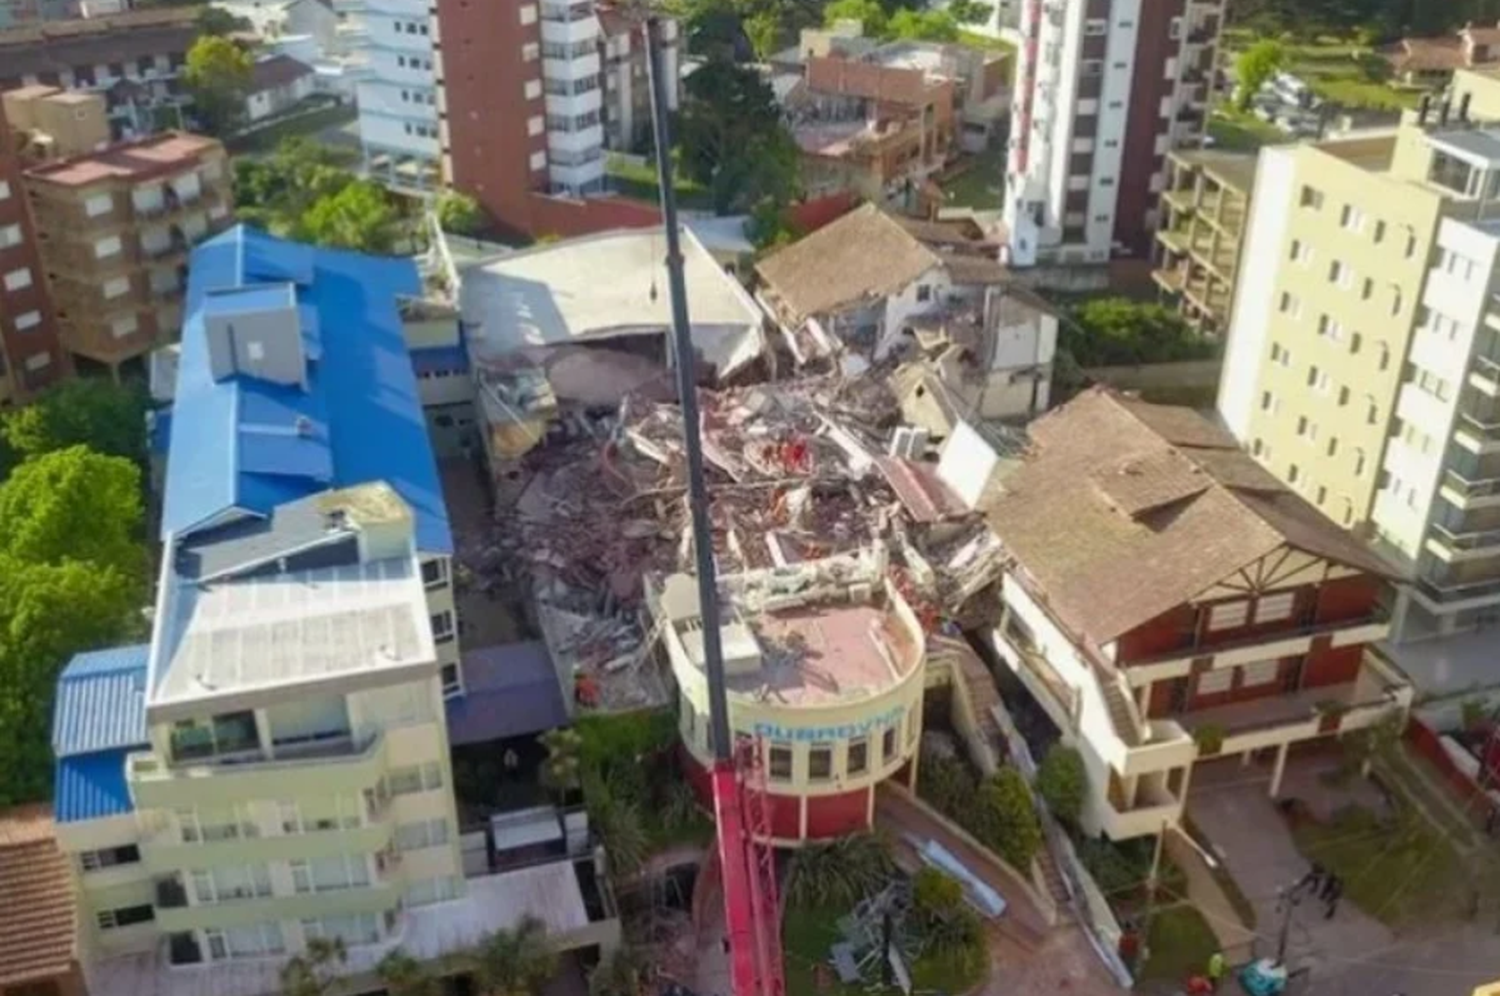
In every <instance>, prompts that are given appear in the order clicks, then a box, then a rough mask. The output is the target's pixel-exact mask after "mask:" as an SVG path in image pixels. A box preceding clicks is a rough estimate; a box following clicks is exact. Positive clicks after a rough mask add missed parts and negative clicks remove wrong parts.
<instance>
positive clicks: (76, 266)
mask: <svg viewBox="0 0 1500 996" xmlns="http://www.w3.org/2000/svg"><path fill="white" fill-rule="evenodd" d="M24 183H25V186H26V194H27V198H28V200H29V201H30V204H31V209H32V211H33V213H34V214H35V217H36V225H37V231H38V233H39V239H40V247H41V256H42V263H43V265H44V266H45V268H46V274H47V282H48V285H49V286H50V287H51V290H52V298H53V304H54V306H55V307H56V314H57V325H58V330H59V334H60V336H61V338H62V344H63V346H64V348H66V349H67V351H68V352H69V353H70V354H71V355H72V362H73V364H74V366H76V367H78V368H79V369H80V370H85V371H86V370H88V369H91V368H92V369H94V370H104V371H108V372H110V373H111V374H114V375H116V376H118V374H119V373H120V370H121V367H122V365H124V364H127V363H130V364H133V365H135V366H138V367H140V370H139V372H140V373H142V374H144V372H145V370H144V362H145V355H146V354H147V353H148V352H150V351H151V350H152V349H154V348H155V347H157V346H161V345H165V344H166V343H168V342H171V341H173V340H174V339H175V338H176V337H177V334H178V332H179V331H180V330H181V328H182V315H183V312H182V295H183V290H184V283H185V273H186V271H187V258H188V252H189V250H191V249H192V247H193V245H194V244H195V243H196V242H198V241H199V240H200V239H202V238H204V237H205V236H207V235H208V234H210V233H212V232H215V231H219V230H222V229H224V228H226V227H228V226H229V224H230V221H231V207H232V205H231V193H230V177H229V164H228V159H227V157H226V156H225V153H224V146H223V145H221V144H220V143H219V141H218V140H217V139H212V138H205V137H203V136H201V135H189V134H184V133H181V132H164V133H162V134H160V135H156V136H153V137H151V138H145V139H137V140H135V141H130V142H122V143H119V144H116V145H112V146H109V147H107V148H105V149H103V150H101V151H99V152H94V153H89V154H86V155H82V156H73V157H70V158H66V159H60V160H58V161H56V162H50V163H46V164H44V165H41V166H35V167H32V168H31V169H28V170H27V171H26V173H25V175H24Z"/></svg>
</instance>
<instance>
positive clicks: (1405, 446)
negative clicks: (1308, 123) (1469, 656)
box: [1218, 71, 1500, 642]
mask: <svg viewBox="0 0 1500 996" xmlns="http://www.w3.org/2000/svg"><path fill="white" fill-rule="evenodd" d="M1455 89H1456V91H1457V94H1456V96H1455V101H1454V102H1452V103H1449V104H1446V105H1444V106H1442V107H1441V108H1437V107H1427V108H1424V109H1423V111H1422V112H1416V113H1413V114H1411V115H1410V116H1409V117H1408V119H1407V120H1406V121H1404V122H1403V124H1402V126H1401V127H1400V128H1399V130H1398V131H1397V133H1396V134H1394V135H1382V136H1378V137H1350V138H1344V139H1340V140H1334V141H1326V142H1321V143H1315V144H1311V145H1305V146H1299V147H1288V148H1279V149H1266V150H1263V151H1262V152H1261V159H1260V165H1259V169H1258V173H1257V177H1256V184H1255V200H1254V203H1253V207H1252V210H1251V217H1250V223H1249V227H1248V230H1247V233H1246V236H1245V256H1246V258H1247V259H1248V260H1253V261H1254V263H1253V265H1247V266H1246V267H1244V268H1243V271H1242V276H1241V279H1240V283H1239V287H1238V293H1237V296H1236V305H1235V311H1234V318H1233V321H1232V324H1231V329H1230V336H1229V343H1228V347H1227V353H1226V356H1225V364H1224V377H1223V381H1222V383H1221V386H1220V395H1219V402H1218V407H1219V413H1220V416H1221V417H1222V418H1223V420H1224V422H1225V423H1226V424H1227V425H1228V426H1229V428H1230V429H1231V430H1232V431H1233V432H1234V433H1235V435H1236V436H1237V437H1238V438H1239V439H1240V441H1241V443H1242V444H1243V445H1245V446H1246V447H1247V448H1248V449H1249V451H1250V453H1251V454H1252V455H1253V456H1255V458H1256V459H1257V460H1259V461H1260V462H1261V464H1262V465H1264V466H1265V467H1267V468H1268V469H1269V470H1271V471H1272V472H1273V473H1274V474H1275V475H1276V476H1277V477H1279V478H1280V479H1281V480H1282V481H1285V482H1286V483H1287V484H1288V485H1289V486H1291V487H1292V488H1294V489H1295V490H1297V491H1298V492H1299V493H1301V494H1302V495H1303V497H1305V498H1307V499H1308V500H1309V501H1311V502H1313V503H1314V504H1315V505H1317V506H1318V507H1319V508H1320V509H1321V510H1322V511H1323V512H1324V514H1326V515H1328V516H1330V517H1331V518H1332V519H1333V520H1334V521H1335V522H1338V523H1340V524H1341V525H1344V526H1346V527H1351V528H1358V529H1359V530H1360V531H1361V532H1362V533H1364V534H1367V535H1368V536H1369V537H1370V538H1371V539H1372V541H1373V542H1375V543H1376V544H1377V545H1378V547H1379V548H1380V549H1381V550H1382V551H1383V552H1386V553H1387V554H1389V555H1391V556H1392V557H1393V558H1394V559H1396V560H1397V561H1398V562H1400V563H1402V564H1403V565H1404V567H1405V569H1406V571H1407V572H1408V573H1409V574H1410V575H1411V576H1412V577H1413V578H1414V581H1415V583H1414V584H1412V585H1411V586H1409V588H1408V589H1407V590H1406V591H1404V592H1403V594H1402V595H1401V596H1400V600H1399V602H1398V605H1397V615H1396V630H1395V635H1396V637H1397V639H1399V640H1400V641H1402V642H1410V641H1411V640H1414V639H1420V638H1422V637H1426V636H1435V635H1447V634H1451V633H1455V632H1460V631H1464V630H1472V629H1474V628H1476V627H1478V626H1480V625H1482V624H1484V623H1487V622H1489V621H1492V620H1494V619H1495V618H1497V617H1500V332H1497V331H1496V330H1497V329H1500V312H1497V311H1496V305H1495V301H1496V297H1495V294H1496V292H1497V291H1500V204H1497V203H1496V201H1497V199H1500V127H1490V126H1488V125H1485V124H1482V123H1480V122H1482V121H1485V120H1489V121H1497V120H1500V79H1496V78H1493V77H1489V76H1484V75H1480V74H1476V73H1469V72H1462V71H1461V72H1460V73H1459V74H1458V76H1457V78H1456V80H1455Z"/></svg>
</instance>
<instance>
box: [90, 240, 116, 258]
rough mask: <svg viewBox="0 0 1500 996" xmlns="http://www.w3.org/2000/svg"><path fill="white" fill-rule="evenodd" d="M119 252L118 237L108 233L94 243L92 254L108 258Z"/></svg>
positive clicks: (96, 256)
mask: <svg viewBox="0 0 1500 996" xmlns="http://www.w3.org/2000/svg"><path fill="white" fill-rule="evenodd" d="M119 254H120V237H119V236H118V235H109V236H106V237H104V238H102V239H100V240H99V241H98V242H95V243H94V256H95V258H97V259H108V258H109V257H111V256H118V255H119Z"/></svg>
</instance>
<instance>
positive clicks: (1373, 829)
mask: <svg viewBox="0 0 1500 996" xmlns="http://www.w3.org/2000/svg"><path fill="white" fill-rule="evenodd" d="M1292 837H1293V839H1294V840H1296V842H1297V847H1298V849H1299V850H1301V851H1302V853H1303V854H1304V855H1305V856H1306V857H1307V858H1308V860H1309V861H1317V862H1320V863H1321V864H1322V865H1323V867H1325V868H1327V869H1328V870H1329V871H1331V872H1333V873H1334V874H1335V875H1338V876H1339V877H1341V878H1342V879H1343V880H1344V898H1345V899H1347V900H1350V901H1352V902H1353V903H1354V904H1355V905H1356V906H1358V907H1359V908H1360V909H1362V910H1364V911H1365V912H1366V913H1368V914H1370V915H1371V916H1373V917H1375V918H1376V919H1378V920H1381V921H1384V922H1385V923H1388V924H1397V923H1401V922H1404V921H1409V920H1411V919H1413V918H1415V917H1418V916H1423V915H1430V914H1432V913H1433V912H1435V911H1437V910H1438V909H1440V908H1441V907H1443V906H1444V905H1446V904H1448V903H1451V902H1453V901H1456V900H1460V899H1462V896H1461V895H1459V894H1458V893H1459V892H1460V891H1461V890H1458V889H1456V888H1455V886H1456V885H1457V884H1458V883H1459V882H1460V881H1461V873H1462V870H1463V869H1462V867H1461V864H1460V861H1459V858H1458V855H1457V854H1456V853H1455V852H1454V850H1453V847H1452V845H1451V844H1449V842H1448V839H1447V837H1446V836H1443V835H1440V834H1438V833H1437V832H1436V831H1435V830H1433V828H1432V827H1431V826H1430V825H1429V824H1428V823H1427V821H1426V820H1424V819H1422V818H1421V816H1420V815H1418V814H1415V813H1413V814H1411V815H1410V816H1408V817H1407V818H1406V820H1405V821H1404V824H1403V823H1398V824H1396V825H1393V826H1390V827H1387V826H1385V825H1383V824H1382V823H1381V822H1380V821H1379V819H1377V818H1376V816H1375V814H1374V813H1372V812H1370V811H1369V810H1367V809H1362V808H1360V807H1358V806H1351V807H1348V808H1347V809H1344V810H1342V811H1340V813H1339V815H1338V816H1337V817H1336V818H1335V819H1334V820H1333V822H1331V823H1319V822H1316V821H1314V820H1303V821H1301V822H1300V823H1298V824H1297V825H1296V826H1294V827H1292Z"/></svg>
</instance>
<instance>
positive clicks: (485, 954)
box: [471, 916, 557, 996]
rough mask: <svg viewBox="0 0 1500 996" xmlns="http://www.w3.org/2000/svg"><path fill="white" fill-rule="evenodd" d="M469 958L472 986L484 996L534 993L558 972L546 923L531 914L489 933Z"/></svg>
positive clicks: (554, 952) (528, 994) (519, 995)
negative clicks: (510, 926)
mask: <svg viewBox="0 0 1500 996" xmlns="http://www.w3.org/2000/svg"><path fill="white" fill-rule="evenodd" d="M471 959H472V960H471V966H472V971H473V973H474V986H475V988H476V989H477V990H478V991H479V992H480V993H482V994H483V996H537V994H538V993H540V992H541V991H542V987H543V986H545V985H546V984H547V983H548V982H550V981H551V980H552V976H554V975H555V974H557V952H556V950H554V949H553V947H552V944H551V942H550V941H549V940H548V939H547V925H546V924H544V923H543V922H542V921H541V920H539V919H537V918H536V917H534V916H526V917H523V918H522V919H521V922H520V923H518V924H516V925H515V926H514V927H512V928H510V929H509V930H497V931H495V932H494V933H492V934H490V935H489V936H488V937H486V938H485V939H484V940H483V941H481V942H480V944H479V947H477V948H476V949H475V950H474V951H473V953H472V955H471Z"/></svg>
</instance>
